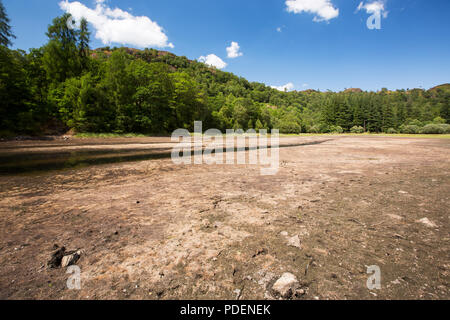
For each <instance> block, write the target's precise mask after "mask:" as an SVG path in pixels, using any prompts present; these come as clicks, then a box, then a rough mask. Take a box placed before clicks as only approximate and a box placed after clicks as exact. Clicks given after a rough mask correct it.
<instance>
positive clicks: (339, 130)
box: [330, 126, 344, 133]
mask: <svg viewBox="0 0 450 320" xmlns="http://www.w3.org/2000/svg"><path fill="white" fill-rule="evenodd" d="M330 132H331V133H343V132H344V129H342V127H341V126H331V127H330Z"/></svg>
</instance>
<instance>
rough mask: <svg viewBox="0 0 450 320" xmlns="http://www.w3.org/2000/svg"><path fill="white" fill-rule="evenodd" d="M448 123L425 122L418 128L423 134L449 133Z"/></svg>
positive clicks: (449, 126)
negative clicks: (423, 125)
mask: <svg viewBox="0 0 450 320" xmlns="http://www.w3.org/2000/svg"><path fill="white" fill-rule="evenodd" d="M449 130H450V125H448V124H427V125H426V126H425V127H423V128H422V129H421V130H420V133H423V134H444V133H449Z"/></svg>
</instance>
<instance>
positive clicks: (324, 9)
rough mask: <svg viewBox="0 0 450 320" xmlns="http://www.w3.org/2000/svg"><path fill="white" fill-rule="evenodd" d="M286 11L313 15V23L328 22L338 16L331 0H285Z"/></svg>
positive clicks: (337, 10) (337, 11)
mask: <svg viewBox="0 0 450 320" xmlns="http://www.w3.org/2000/svg"><path fill="white" fill-rule="evenodd" d="M286 6H287V10H288V11H289V12H293V13H302V12H308V13H312V14H315V15H316V16H315V17H314V19H313V20H314V21H316V22H319V21H328V20H331V19H334V18H336V17H338V16H339V9H337V8H335V7H334V5H333V3H331V0H286Z"/></svg>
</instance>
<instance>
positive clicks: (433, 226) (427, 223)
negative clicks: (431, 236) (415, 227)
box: [417, 218, 438, 228]
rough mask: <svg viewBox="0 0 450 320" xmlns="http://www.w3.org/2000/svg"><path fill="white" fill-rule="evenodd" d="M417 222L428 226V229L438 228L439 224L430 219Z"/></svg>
mask: <svg viewBox="0 0 450 320" xmlns="http://www.w3.org/2000/svg"><path fill="white" fill-rule="evenodd" d="M417 222H420V223H423V224H424V225H426V226H427V227H430V228H437V227H438V226H437V224H435V223H434V222H432V221H430V220H429V219H428V218H423V219H420V220H417Z"/></svg>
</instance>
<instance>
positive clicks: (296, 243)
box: [287, 235, 302, 249]
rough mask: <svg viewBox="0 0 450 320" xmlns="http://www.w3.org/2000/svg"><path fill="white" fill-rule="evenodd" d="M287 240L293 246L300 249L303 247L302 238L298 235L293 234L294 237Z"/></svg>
mask: <svg viewBox="0 0 450 320" xmlns="http://www.w3.org/2000/svg"><path fill="white" fill-rule="evenodd" d="M287 241H288V245H289V246H291V247H296V248H299V249H301V247H302V246H301V244H300V238H299V236H298V235H296V236H293V237H292V238H289V239H288V240H287Z"/></svg>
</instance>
